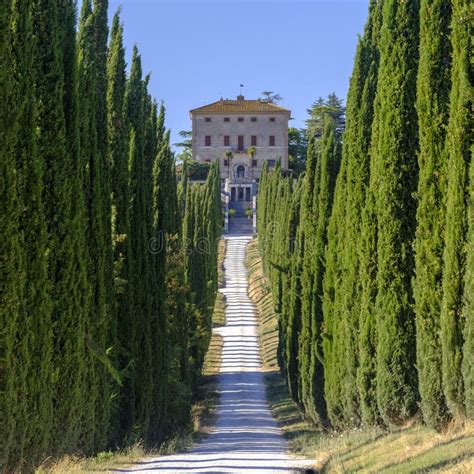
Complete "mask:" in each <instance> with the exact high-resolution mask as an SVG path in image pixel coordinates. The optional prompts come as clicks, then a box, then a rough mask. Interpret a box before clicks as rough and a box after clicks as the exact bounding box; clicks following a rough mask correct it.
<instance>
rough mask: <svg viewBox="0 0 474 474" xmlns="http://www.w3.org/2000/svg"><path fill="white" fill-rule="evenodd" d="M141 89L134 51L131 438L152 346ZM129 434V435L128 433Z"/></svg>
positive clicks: (145, 395) (145, 398) (138, 423)
mask: <svg viewBox="0 0 474 474" xmlns="http://www.w3.org/2000/svg"><path fill="white" fill-rule="evenodd" d="M144 92H145V88H144V83H143V79H142V66H141V57H140V55H139V54H138V49H137V48H136V47H135V48H134V50H133V56H132V65H131V70H130V77H129V80H128V83H127V90H126V94H125V111H126V114H127V121H128V124H129V130H130V134H131V135H130V155H129V170H130V229H131V230H130V245H131V277H130V284H131V291H132V292H133V294H134V297H133V307H132V319H131V326H132V327H131V329H132V333H131V349H130V357H131V359H132V360H133V361H134V365H135V366H134V369H133V371H131V373H130V377H131V384H132V387H133V388H132V389H131V390H130V394H131V395H132V397H131V402H132V404H133V407H130V408H129V410H127V411H128V412H130V411H131V412H132V413H133V414H134V415H133V417H132V418H131V419H130V420H129V421H130V426H129V431H130V430H131V429H132V428H133V427H135V428H136V432H134V433H133V436H134V437H136V436H145V433H147V432H148V428H149V421H150V410H151V398H152V392H153V387H152V385H153V380H152V370H153V369H152V344H151V334H150V317H151V312H152V307H151V303H152V302H151V294H150V292H149V291H148V290H149V283H150V271H149V270H150V268H149V265H150V264H151V262H150V261H149V260H148V258H147V257H148V255H147V249H148V247H147V245H148V242H147V237H148V225H147V220H146V214H147V209H146V206H147V202H146V183H145V179H146V178H145V160H144V147H145V136H144V131H145V121H146V116H145V94H144ZM130 433H131V431H130Z"/></svg>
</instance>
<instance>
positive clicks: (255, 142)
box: [251, 135, 257, 146]
mask: <svg viewBox="0 0 474 474" xmlns="http://www.w3.org/2000/svg"><path fill="white" fill-rule="evenodd" d="M251 145H252V146H257V135H252V138H251Z"/></svg>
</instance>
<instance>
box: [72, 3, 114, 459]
mask: <svg viewBox="0 0 474 474" xmlns="http://www.w3.org/2000/svg"><path fill="white" fill-rule="evenodd" d="M102 9H103V5H102V2H94V9H92V5H91V2H90V1H85V2H84V3H83V6H82V12H81V20H80V28H79V36H78V49H79V54H78V74H79V79H80V80H79V85H80V89H79V92H80V115H81V117H82V120H81V129H80V133H81V142H80V144H81V156H82V160H83V164H84V166H85V169H86V170H87V172H86V175H85V192H86V196H87V201H86V205H87V216H88V219H87V231H86V234H87V241H88V242H89V281H90V284H91V290H92V298H91V308H90V318H89V320H88V324H87V340H86V342H87V349H88V353H89V354H88V359H89V364H88V371H89V377H90V379H89V380H90V381H89V383H90V386H91V387H93V389H92V390H91V391H90V393H89V397H88V399H87V402H88V403H87V412H86V419H87V420H88V422H89V423H91V424H94V426H95V427H96V429H95V430H94V431H93V432H90V436H88V437H87V438H86V439H84V447H85V449H86V451H91V450H92V449H93V447H94V446H97V447H99V446H104V444H105V435H106V433H107V431H108V426H107V425H108V410H109V398H110V397H109V391H110V379H109V374H108V373H107V371H106V369H105V365H104V364H103V358H104V357H106V356H105V354H106V350H107V343H108V331H109V321H110V306H109V305H110V303H111V294H110V292H109V282H110V280H111V278H112V274H111V272H110V270H111V268H110V267H109V257H110V256H111V240H110V239H111V230H110V216H109V212H110V202H109V195H110V191H109V182H108V165H107V155H106V151H105V150H104V142H105V144H106V143H107V132H106V115H105V100H104V99H105V87H104V81H105V76H104V75H103V68H104V67H105V51H106V45H104V42H103V34H102V31H101V30H102V29H103V28H104V25H103V21H104V12H103V10H102ZM105 28H107V27H106V24H105ZM106 34H107V33H106ZM106 34H105V36H106ZM104 50H105V51H104ZM106 216H109V218H108V219H107V218H106Z"/></svg>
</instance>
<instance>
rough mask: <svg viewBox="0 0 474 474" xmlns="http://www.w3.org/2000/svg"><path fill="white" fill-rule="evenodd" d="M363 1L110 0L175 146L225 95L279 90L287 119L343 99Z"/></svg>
mask: <svg viewBox="0 0 474 474" xmlns="http://www.w3.org/2000/svg"><path fill="white" fill-rule="evenodd" d="M368 3H369V0H325V1H323V0H259V1H256V0H187V1H185V0H110V20H111V19H112V15H113V13H115V11H116V10H117V8H118V7H119V5H122V21H123V23H124V30H125V31H124V36H125V46H126V48H127V60H128V61H130V56H131V51H132V48H133V45H134V44H135V43H136V44H137V45H138V48H139V50H140V52H141V54H142V60H143V69H144V72H145V73H148V72H151V74H152V77H151V83H150V92H151V94H152V95H153V96H154V97H155V98H156V99H157V100H163V101H164V102H165V105H166V108H167V121H166V123H167V127H168V128H171V130H172V141H173V143H174V142H176V141H178V140H179V137H178V132H179V131H180V130H189V129H190V128H191V123H190V120H189V114H188V111H189V110H190V109H192V108H195V107H199V106H201V105H204V104H207V103H210V102H214V101H216V100H218V99H219V98H220V97H221V96H222V97H224V98H235V96H236V95H237V94H238V93H239V85H240V84H244V86H245V87H244V89H243V94H244V95H245V97H246V98H248V99H253V98H257V97H259V96H260V93H261V92H262V91H264V90H270V91H274V92H276V93H278V94H280V95H281V96H282V97H283V99H284V100H283V102H281V105H282V106H284V107H287V108H289V109H290V110H291V111H292V116H293V118H294V120H292V121H291V122H290V124H291V125H292V126H295V127H301V126H303V125H304V121H305V119H306V115H307V114H306V109H307V108H308V107H310V106H311V104H312V103H313V102H314V101H315V100H316V99H317V98H318V97H319V96H327V95H328V94H330V93H331V92H335V93H336V94H337V95H338V96H339V97H342V98H344V99H345V98H346V94H347V89H348V86H349V78H350V74H351V71H352V66H353V59H354V54H355V49H356V44H357V35H358V34H360V33H362V31H363V27H364V24H365V20H366V17H367V11H368Z"/></svg>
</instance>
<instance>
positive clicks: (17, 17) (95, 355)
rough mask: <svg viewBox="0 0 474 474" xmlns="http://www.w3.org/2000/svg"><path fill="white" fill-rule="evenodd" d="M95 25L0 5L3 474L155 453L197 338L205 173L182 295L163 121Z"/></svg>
mask: <svg viewBox="0 0 474 474" xmlns="http://www.w3.org/2000/svg"><path fill="white" fill-rule="evenodd" d="M106 11H107V2H106V1H101V0H95V1H93V2H92V1H91V0H85V1H84V2H83V5H82V9H81V19H80V24H79V31H78V32H76V7H75V1H74V0H67V1H64V2H55V1H52V0H27V1H21V2H20V1H19V0H8V1H3V0H2V2H0V27H1V31H0V54H1V57H2V61H1V62H0V99H1V104H0V127H1V129H2V131H3V133H2V134H1V136H0V142H1V143H0V145H1V149H2V160H0V162H1V164H0V166H1V180H2V182H1V189H2V197H1V211H2V212H1V216H0V220H1V226H2V235H1V248H2V251H1V257H0V258H1V270H0V271H1V272H2V273H1V275H0V286H1V292H0V299H1V300H0V303H1V306H0V319H1V326H2V331H1V333H0V358H1V362H0V365H1V366H2V370H1V371H0V413H1V419H0V426H1V438H2V443H1V452H0V463H1V464H2V466H3V467H4V468H5V469H7V470H15V469H24V470H27V471H32V470H33V469H34V467H35V466H37V465H38V464H40V463H42V462H44V461H45V459H46V458H48V457H51V459H55V458H57V457H59V456H62V455H64V454H73V453H79V452H81V453H85V454H93V453H95V452H98V451H101V450H104V449H108V448H117V447H124V446H127V445H128V444H129V443H131V442H135V441H137V440H142V441H143V442H144V444H146V445H147V446H157V445H159V444H160V443H161V442H163V441H164V440H165V439H166V437H168V436H170V435H172V434H174V433H175V432H176V430H177V429H180V428H181V427H184V426H185V425H186V423H188V422H189V421H190V410H191V399H192V390H193V387H194V386H195V382H196V380H197V377H198V375H199V373H200V370H201V365H202V360H203V358H204V352H205V350H206V349H207V344H208V341H209V339H210V318H211V310H212V307H213V305H214V299H215V295H216V290H217V242H218V239H219V237H220V232H221V224H222V222H221V220H222V218H221V215H220V208H221V202H220V179H219V171H218V169H217V167H213V168H212V170H211V173H210V177H209V181H208V183H207V184H206V185H205V186H203V187H199V186H198V187H196V188H195V189H194V191H193V193H194V194H195V196H196V197H195V202H194V205H193V207H192V209H186V213H188V212H189V213H191V214H192V215H193V218H192V224H191V225H192V228H191V229H189V232H192V233H193V235H195V236H196V237H195V240H193V246H194V248H195V249H197V250H199V251H198V252H196V258H195V260H194V261H193V262H192V265H193V272H194V277H195V279H194V281H193V287H192V291H191V288H190V287H188V286H186V282H185V275H186V274H187V273H189V271H188V269H187V267H186V261H185V254H184V245H183V235H182V218H183V212H184V211H185V209H184V208H180V205H179V201H178V190H177V179H176V171H175V167H176V164H175V159H174V155H173V153H172V152H171V150H170V145H169V132H168V131H167V130H166V128H165V125H164V123H165V110H164V107H161V108H160V110H159V112H158V107H157V105H156V103H155V102H154V100H153V99H152V98H151V97H150V95H149V94H148V90H147V89H148V83H149V77H146V78H145V79H143V78H142V72H141V64H140V56H139V54H138V51H137V50H136V49H135V50H134V54H133V59H132V67H131V71H130V77H129V79H128V80H127V76H126V72H125V66H126V65H125V51H124V48H123V40H122V35H123V29H122V26H121V25H120V19H119V15H118V14H117V15H116V16H115V18H114V21H113V24H112V31H111V36H110V48H107V41H108V27H107V15H106ZM191 188H194V187H191V186H188V185H187V184H186V189H191ZM156 242H158V245H155V244H156ZM203 242H207V243H208V245H207V246H204V247H203V246H202V243H203ZM202 250H204V251H202ZM190 263H191V262H190ZM191 327H195V328H198V331H196V332H195V333H194V334H192V333H191ZM193 347H198V351H197V352H196V354H195V358H196V360H195V361H194V362H193V361H191V360H190V356H189V355H190V353H191V350H192V348H193Z"/></svg>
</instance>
